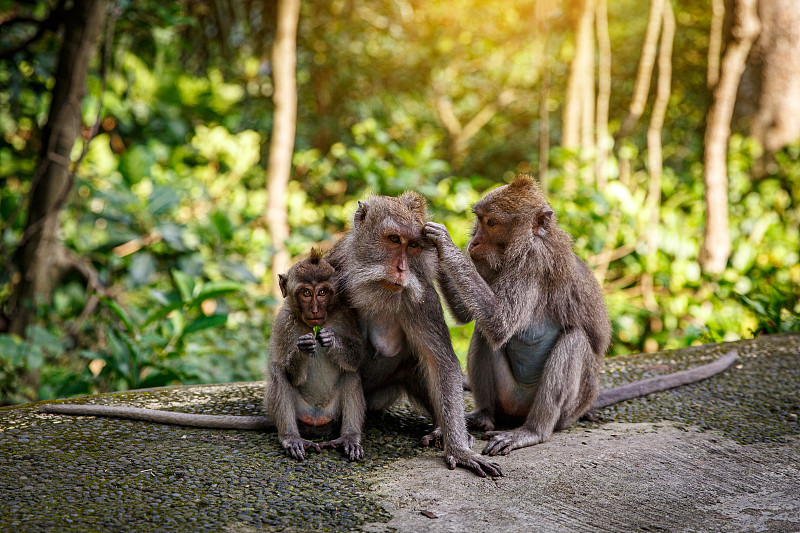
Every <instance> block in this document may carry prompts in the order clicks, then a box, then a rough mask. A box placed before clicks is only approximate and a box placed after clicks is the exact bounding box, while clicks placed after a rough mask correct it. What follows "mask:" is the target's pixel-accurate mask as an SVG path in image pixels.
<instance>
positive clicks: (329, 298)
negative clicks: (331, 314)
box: [278, 249, 336, 328]
mask: <svg viewBox="0 0 800 533" xmlns="http://www.w3.org/2000/svg"><path fill="white" fill-rule="evenodd" d="M278 282H279V285H280V288H281V294H283V297H284V298H287V300H288V301H289V303H290V305H291V307H292V310H293V311H294V312H295V314H296V316H298V315H299V317H300V319H301V320H302V321H303V322H304V323H305V324H306V325H307V326H308V327H310V328H314V327H317V326H319V327H322V326H324V325H325V320H326V318H327V315H328V310H329V309H330V308H331V307H332V306H333V305H334V303H335V299H336V271H335V270H334V269H333V267H332V266H331V265H330V264H329V263H328V262H327V261H325V260H324V259H323V258H322V252H321V251H320V250H317V249H312V250H311V254H310V255H309V257H308V258H307V259H305V260H303V261H300V262H299V263H297V264H295V265H294V266H292V268H290V269H289V272H287V273H286V274H281V275H280V276H278Z"/></svg>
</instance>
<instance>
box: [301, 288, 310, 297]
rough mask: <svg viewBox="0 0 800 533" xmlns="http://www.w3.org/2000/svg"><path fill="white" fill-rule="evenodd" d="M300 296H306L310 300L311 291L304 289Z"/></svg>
mask: <svg viewBox="0 0 800 533" xmlns="http://www.w3.org/2000/svg"><path fill="white" fill-rule="evenodd" d="M300 294H301V295H303V296H305V297H306V298H310V297H311V289H303V292H301V293H300Z"/></svg>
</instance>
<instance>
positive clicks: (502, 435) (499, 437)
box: [481, 426, 544, 455]
mask: <svg viewBox="0 0 800 533" xmlns="http://www.w3.org/2000/svg"><path fill="white" fill-rule="evenodd" d="M484 438H488V439H489V444H487V445H486V448H484V449H483V452H481V453H483V454H484V455H508V453H509V452H510V451H511V450H516V449H517V448H525V447H527V446H533V445H534V444H539V443H540V442H542V441H543V440H544V439H543V438H542V436H541V435H539V434H538V433H537V432H535V431H531V430H530V429H528V428H526V427H524V426H523V427H518V428H517V429H510V430H508V431H487V432H486V433H485V434H484Z"/></svg>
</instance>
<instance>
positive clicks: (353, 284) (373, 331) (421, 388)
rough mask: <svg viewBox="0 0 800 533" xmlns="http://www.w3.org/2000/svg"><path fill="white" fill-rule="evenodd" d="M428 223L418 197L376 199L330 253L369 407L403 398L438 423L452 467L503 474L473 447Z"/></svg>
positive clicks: (409, 194) (360, 211)
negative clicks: (356, 336) (360, 356)
mask: <svg viewBox="0 0 800 533" xmlns="http://www.w3.org/2000/svg"><path fill="white" fill-rule="evenodd" d="M426 218H427V206H426V202H425V199H424V198H423V197H422V196H420V195H418V194H416V193H412V192H407V193H404V194H403V195H401V196H400V197H398V198H387V197H375V198H372V199H371V200H369V201H368V202H367V203H361V204H360V206H359V208H358V210H357V211H356V213H355V217H354V221H353V228H352V229H351V230H350V231H349V232H348V233H347V234H346V235H345V236H344V237H343V238H342V239H341V240H340V241H339V242H338V243H337V244H336V245H335V246H334V248H333V249H332V250H331V251H330V252H329V253H328V255H327V259H328V261H329V262H330V263H331V264H332V265H333V266H334V267H335V268H336V270H337V271H338V272H339V273H340V279H341V282H342V284H343V286H342V288H343V289H344V294H345V296H346V298H347V299H348V302H349V304H350V305H351V306H352V307H353V308H354V309H355V310H356V311H357V313H358V320H359V324H360V326H361V330H362V333H363V336H364V339H365V342H366V343H367V346H368V354H367V358H366V359H365V360H364V363H363V364H362V365H361V378H362V383H363V386H364V395H365V398H366V401H367V407H368V408H369V409H372V410H378V409H384V408H386V407H388V406H389V405H391V404H392V403H393V402H394V401H395V400H397V399H398V398H400V397H401V396H402V395H403V394H404V393H405V394H406V395H407V396H408V397H409V398H410V399H411V400H412V401H413V402H414V403H416V404H418V405H419V406H421V407H423V408H425V409H426V410H427V411H428V412H429V413H431V415H432V416H433V418H434V421H435V422H436V423H437V424H440V425H441V427H442V434H443V435H442V436H443V444H444V453H445V461H446V464H447V465H448V467H449V468H455V467H456V466H462V467H466V468H469V469H470V470H472V471H473V472H475V473H476V474H478V475H480V476H486V475H487V474H488V475H491V476H497V475H502V472H501V470H500V468H499V466H498V465H497V464H495V463H493V462H491V461H488V460H486V459H485V458H483V457H481V456H480V455H479V454H476V453H475V452H473V451H472V450H471V449H470V447H469V444H470V436H469V434H468V432H467V430H466V425H465V419H464V400H463V395H462V374H461V371H460V367H459V362H458V359H457V357H456V355H455V353H454V352H453V348H452V344H451V340H450V332H449V330H448V328H447V325H446V323H445V320H444V313H443V310H442V307H441V304H440V302H439V297H438V294H437V293H436V289H435V287H434V284H433V278H434V276H435V274H436V258H437V254H436V249H435V248H433V247H431V246H429V245H427V244H426V243H425V242H424V239H423V235H422V228H423V225H424V223H425V220H426Z"/></svg>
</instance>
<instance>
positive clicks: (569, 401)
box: [425, 176, 735, 455]
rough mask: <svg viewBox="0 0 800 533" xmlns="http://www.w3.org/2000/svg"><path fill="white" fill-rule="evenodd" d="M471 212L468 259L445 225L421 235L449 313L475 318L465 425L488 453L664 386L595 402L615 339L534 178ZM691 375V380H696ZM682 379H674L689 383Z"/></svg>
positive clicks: (527, 442) (630, 389)
mask: <svg viewBox="0 0 800 533" xmlns="http://www.w3.org/2000/svg"><path fill="white" fill-rule="evenodd" d="M473 212H474V213H475V216H476V220H475V226H474V231H473V236H472V239H471V240H470V242H469V244H468V246H467V252H468V254H469V258H467V257H466V256H465V254H464V253H462V252H461V250H459V249H458V247H456V246H455V244H453V241H452V240H451V239H450V235H449V234H448V233H447V229H446V228H445V227H444V226H442V225H441V224H436V223H432V222H429V223H427V224H426V226H425V235H426V237H427V238H428V239H429V240H430V242H432V243H433V244H435V246H436V247H437V249H438V254H439V263H440V264H439V271H438V281H439V286H440V289H441V290H442V293H443V295H444V298H445V300H446V302H447V304H448V306H449V307H450V309H451V310H452V312H453V315H454V316H455V318H456V319H457V320H458V321H459V322H462V323H464V322H469V321H471V320H475V331H474V333H473V335H472V340H471V342H470V347H469V353H468V360H467V373H468V376H469V381H470V385H471V388H472V392H473V394H474V397H475V402H476V409H475V411H473V412H472V413H470V414H469V415H468V416H467V422H468V424H470V425H471V426H472V427H475V428H477V429H480V430H483V431H485V432H486V436H487V437H489V443H488V444H487V446H486V448H485V449H484V450H483V453H484V454H487V455H498V454H499V455H506V454H508V453H509V452H510V451H511V450H514V449H517V448H522V447H525V446H532V445H534V444H538V443H540V442H544V441H546V440H547V439H549V438H550V436H551V435H552V433H553V431H557V430H561V429H564V428H567V427H569V426H570V425H571V424H572V423H574V422H575V421H576V420H577V419H578V418H579V417H580V416H582V415H584V414H585V413H587V412H588V411H589V410H590V409H591V408H592V407H595V408H596V407H600V406H602V405H610V404H611V403H615V402H617V401H621V400H622V399H627V398H631V397H635V396H640V395H642V394H649V393H651V392H655V391H656V390H663V389H664V388H668V386H665V383H666V382H665V381H664V380H665V378H670V376H665V377H664V378H657V379H656V380H655V381H658V384H656V383H655V382H649V383H647V384H646V386H645V387H644V388H642V387H641V385H642V384H643V383H644V382H637V383H636V384H632V385H629V386H626V387H627V388H625V389H622V388H616V389H609V390H607V391H603V392H604V395H603V396H602V397H601V398H600V400H599V401H598V402H597V404H594V402H595V399H596V398H597V397H598V391H599V388H600V383H599V377H598V376H599V372H600V366H601V362H602V359H603V357H604V356H605V353H606V351H607V350H608V347H609V344H610V340H611V325H610V322H609V318H608V312H607V311H606V306H605V302H604V301H603V294H602V290H601V289H600V286H599V284H598V283H597V281H596V280H595V278H594V276H593V275H592V273H591V271H590V270H589V268H588V267H587V266H586V264H585V263H584V262H583V261H581V260H580V259H579V258H578V256H577V255H575V253H574V252H573V251H572V238H571V237H570V236H569V234H567V233H566V232H565V231H563V230H562V229H561V228H559V227H558V225H557V223H556V217H555V214H554V212H553V209H552V208H551V207H550V204H548V202H547V200H546V199H545V197H544V195H543V194H542V192H541V190H540V189H539V187H538V185H537V184H536V182H535V181H534V180H533V179H532V178H530V177H527V176H518V177H517V178H516V179H515V180H514V181H513V182H511V183H510V184H508V185H504V186H502V187H499V188H497V189H495V190H493V191H491V192H489V193H488V194H486V195H485V196H484V198H483V199H481V200H480V201H479V202H477V203H476V204H475V205H474V207H473ZM733 358H735V354H733ZM732 361H733V359H731V358H730V357H728V358H727V359H725V361H723V362H722V364H723V365H724V367H725V368H726V367H727V365H730V363H731V362H732ZM712 364H713V363H712ZM707 366H708V365H707ZM717 366H720V365H717ZM703 368H705V367H703ZM723 369H724V368H723ZM694 370H695V371H696V372H695V374H692V376H694V377H692V379H691V381H698V380H699V379H702V377H700V374H702V372H703V371H701V370H700V369H694ZM706 370H708V369H706ZM697 371H699V373H700V374H698V373H697ZM719 371H721V370H720V369H718V368H717V367H714V372H719ZM686 372H687V373H689V374H691V373H692V371H686ZM678 374H683V375H681V376H678ZM678 374H675V375H674V376H677V377H673V378H672V381H673V382H674V383H676V384H681V383H685V381H683V382H681V381H680V380H681V379H685V378H686V375H685V374H684V373H678ZM705 377H708V376H705ZM659 379H660V381H659ZM676 379H677V381H676ZM654 386H656V387H657V388H653V387H654ZM670 386H676V385H670ZM601 404H602V405H601ZM496 424H497V425H504V426H509V425H510V426H511V427H512V428H513V429H510V430H504V431H497V430H495V425H496Z"/></svg>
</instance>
